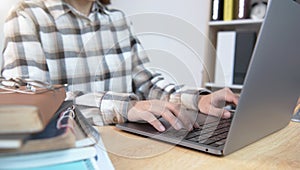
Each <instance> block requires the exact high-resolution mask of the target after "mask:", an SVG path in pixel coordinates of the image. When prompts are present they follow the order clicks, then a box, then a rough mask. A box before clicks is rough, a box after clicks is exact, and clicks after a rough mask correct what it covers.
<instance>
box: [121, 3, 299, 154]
mask: <svg viewBox="0 0 300 170" xmlns="http://www.w3.org/2000/svg"><path fill="white" fill-rule="evenodd" d="M299 69H300V3H299V2H297V1H296V0H269V6H268V10H267V14H266V17H265V20H264V22H263V24H262V26H261V30H260V33H259V35H258V38H257V42H256V46H255V49H254V51H253V55H252V59H251V62H250V65H249V68H248V72H247V75H246V78H245V81H244V86H243V90H242V93H241V96H240V101H239V105H238V106H237V108H236V112H235V113H234V117H233V118H232V120H231V125H230V128H229V131H228V133H227V140H226V142H225V144H224V145H222V146H210V145H205V144H204V143H193V142H189V141H187V140H184V139H182V138H181V139H176V137H175V138H172V137H170V135H167V136H165V135H160V133H159V132H157V131H156V130H155V129H154V128H153V127H151V125H149V124H142V123H129V122H128V123H123V124H118V125H117V127H118V128H120V129H122V130H124V131H128V132H131V133H135V134H139V135H143V136H148V137H151V138H154V139H158V140H162V141H165V142H169V143H173V144H178V145H181V146H184V147H188V148H192V149H196V150H200V151H204V152H207V153H211V154H215V155H228V154H230V153H232V152H234V151H236V150H238V149H240V148H242V147H244V146H246V145H249V144H251V143H253V142H255V141H257V140H259V139H261V138H263V137H265V136H267V135H270V134H272V133H274V132H276V131H278V130H280V129H282V128H284V127H285V126H287V125H288V124H289V122H290V120H291V117H292V114H293V109H294V107H295V106H296V102H297V99H298V97H299V96H300V74H299ZM162 121H163V120H162ZM163 123H164V125H165V126H169V125H168V124H167V123H166V122H164V121H163ZM179 133H181V132H180V131H179V132H178V133H174V134H175V135H176V134H179ZM179 136H180V135H179Z"/></svg>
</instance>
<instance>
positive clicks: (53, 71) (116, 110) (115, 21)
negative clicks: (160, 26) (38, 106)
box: [1, 0, 207, 125]
mask: <svg viewBox="0 0 300 170" xmlns="http://www.w3.org/2000/svg"><path fill="white" fill-rule="evenodd" d="M130 27H131V24H129V23H128V22H127V20H126V18H125V16H124V14H123V13H122V12H121V11H119V10H113V9H108V8H107V7H104V6H103V5H102V4H101V3H100V2H97V1H96V2H95V3H94V5H93V7H92V9H91V12H90V14H89V15H88V16H85V15H83V14H81V13H80V12H79V11H77V10H76V9H75V8H73V7H72V6H70V5H69V4H67V3H65V2H64V1H62V0H25V1H21V2H20V3H19V4H18V5H17V6H16V7H15V8H14V9H13V10H11V13H10V15H9V17H8V18H7V20H6V22H5V25H4V32H5V33H4V34H5V44H4V50H3V57H4V58H3V70H2V71H1V73H2V76H3V77H5V78H29V79H34V80H40V81H45V82H49V83H51V84H68V89H67V91H68V94H69V96H73V97H74V95H75V94H76V95H75V97H76V98H75V102H76V103H77V104H78V105H81V106H84V107H85V106H88V107H85V109H86V110H85V111H83V113H84V114H85V116H86V117H88V118H90V119H92V121H93V123H94V124H96V125H103V124H111V123H118V122H123V121H126V115H127V111H128V109H130V107H131V103H132V102H134V101H137V100H146V99H159V100H165V101H170V102H175V103H182V104H183V105H184V106H185V107H187V108H190V109H194V110H197V99H198V97H199V94H200V93H201V92H207V91H206V90H204V89H188V90H183V89H184V87H183V86H176V85H174V84H170V83H168V82H166V81H165V80H164V79H163V77H162V76H161V75H160V74H157V73H155V72H153V71H151V70H149V69H147V67H146V66H145V65H146V64H147V63H148V62H149V59H148V58H147V56H146V54H145V52H143V49H142V47H141V44H140V42H139V41H138V39H137V38H136V37H135V36H134V34H133V33H132V32H131V29H130Z"/></svg>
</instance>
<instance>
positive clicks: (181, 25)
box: [0, 0, 210, 87]
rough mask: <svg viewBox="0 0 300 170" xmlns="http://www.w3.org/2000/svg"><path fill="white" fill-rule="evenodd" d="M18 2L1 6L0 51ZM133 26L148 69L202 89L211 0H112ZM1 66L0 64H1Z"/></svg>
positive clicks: (11, 0)
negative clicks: (6, 25) (11, 11)
mask: <svg viewBox="0 0 300 170" xmlns="http://www.w3.org/2000/svg"><path fill="white" fill-rule="evenodd" d="M18 1H19V0H9V1H5V3H3V4H2V5H1V6H0V42H1V43H0V48H1V54H0V55H2V49H3V24H4V20H5V18H6V16H7V14H8V11H9V9H10V8H11V7H12V6H13V5H14V4H16V3H17V2H18ZM111 2H112V4H111V5H110V8H117V9H121V10H123V11H124V12H125V14H126V15H127V16H128V18H129V20H131V21H132V23H133V25H134V31H135V33H136V34H137V36H138V37H139V39H140V40H141V42H142V44H143V46H144V48H145V50H146V52H147V54H148V55H149V57H150V60H151V61H152V64H151V67H152V68H153V69H155V70H157V71H159V72H161V73H162V74H165V76H166V77H167V79H170V81H175V82H176V83H179V84H182V83H184V84H187V85H190V86H198V87H199V86H201V83H202V71H203V68H202V64H203V56H204V51H205V50H204V47H205V44H206V43H207V41H208V39H207V38H206V35H207V34H208V33H207V32H208V25H207V23H208V21H209V17H210V12H209V11H210V0H201V1H199V0H189V1H182V0H164V1H161V0H151V1H149V0H126V1H124V0H112V1H111ZM1 59H2V56H1ZM0 63H1V61H0Z"/></svg>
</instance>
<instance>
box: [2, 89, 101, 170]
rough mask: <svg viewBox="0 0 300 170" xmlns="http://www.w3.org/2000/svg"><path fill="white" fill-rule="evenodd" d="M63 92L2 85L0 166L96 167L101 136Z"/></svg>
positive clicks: (12, 167) (17, 167)
mask: <svg viewBox="0 0 300 170" xmlns="http://www.w3.org/2000/svg"><path fill="white" fill-rule="evenodd" d="M18 90H20V88H18ZM21 91H22V89H21ZM65 95H66V93H65V90H64V88H55V89H49V90H46V91H43V92H40V93H20V91H12V90H7V89H4V90H3V88H1V90H0V169H80V170H84V169H98V166H97V163H96V161H97V159H98V157H97V149H96V145H97V143H98V142H99V139H100V135H99V133H98V131H97V130H96V129H94V127H92V126H91V124H89V122H88V121H87V120H86V119H85V118H84V117H83V115H82V114H81V112H80V110H79V109H78V108H77V107H76V106H75V105H73V102H72V101H64V99H65V97H66V96H65Z"/></svg>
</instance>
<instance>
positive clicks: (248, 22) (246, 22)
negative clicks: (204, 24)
mask: <svg viewBox="0 0 300 170" xmlns="http://www.w3.org/2000/svg"><path fill="white" fill-rule="evenodd" d="M262 22H263V19H261V20H254V19H239V20H232V21H210V22H209V25H210V26H231V25H234V26H236V25H256V24H261V23H262Z"/></svg>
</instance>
